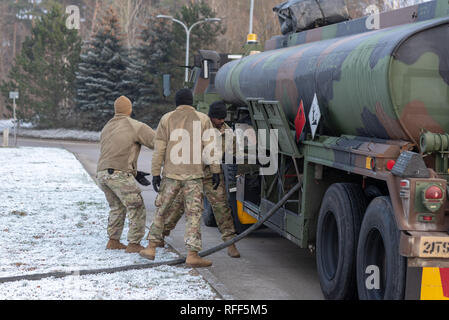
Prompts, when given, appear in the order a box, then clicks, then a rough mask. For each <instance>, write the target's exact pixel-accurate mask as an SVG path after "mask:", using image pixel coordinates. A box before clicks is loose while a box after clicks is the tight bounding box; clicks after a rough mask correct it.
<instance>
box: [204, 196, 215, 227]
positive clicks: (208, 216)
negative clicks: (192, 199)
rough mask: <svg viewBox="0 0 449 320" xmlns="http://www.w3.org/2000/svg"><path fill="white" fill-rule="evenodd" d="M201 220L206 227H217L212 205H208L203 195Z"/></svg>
mask: <svg viewBox="0 0 449 320" xmlns="http://www.w3.org/2000/svg"><path fill="white" fill-rule="evenodd" d="M203 221H204V224H205V225H206V227H217V222H216V221H215V216H214V210H213V209H212V206H211V205H210V203H209V201H208V200H207V198H206V197H204V211H203Z"/></svg>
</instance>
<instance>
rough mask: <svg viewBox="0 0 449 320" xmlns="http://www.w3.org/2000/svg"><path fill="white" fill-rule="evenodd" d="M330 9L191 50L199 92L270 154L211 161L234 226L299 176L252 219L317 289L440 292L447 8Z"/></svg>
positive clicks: (448, 93)
mask: <svg viewBox="0 0 449 320" xmlns="http://www.w3.org/2000/svg"><path fill="white" fill-rule="evenodd" d="M293 2H295V1H293ZM296 2H298V1H296ZM320 2H322V1H320ZM281 9H282V10H284V9H285V4H284V7H282V8H281V7H279V8H278V11H279V12H281ZM282 12H283V15H282V23H284V24H285V23H287V24H286V25H287V26H289V24H288V21H287V22H286V17H287V16H286V14H285V12H286V11H285V10H284V11H282ZM291 12H292V15H294V10H293V11H291ZM287 18H288V17H287ZM340 18H342V21H340V22H338V23H332V24H327V25H326V24H322V25H321V26H320V27H318V28H309V29H304V28H303V29H301V28H300V27H301V26H300V24H299V22H298V21H296V27H297V28H296V29H295V28H293V31H292V30H291V29H292V28H291V26H290V29H288V28H287V29H285V28H284V29H283V32H284V34H283V35H280V36H276V37H274V38H272V39H271V40H269V41H267V43H266V45H265V51H264V52H261V53H258V54H253V55H249V56H246V57H244V58H242V59H238V60H235V61H231V62H229V63H226V64H224V65H222V64H221V63H220V57H219V55H218V54H215V55H214V54H213V53H211V52H207V54H206V53H204V52H203V62H204V61H206V60H207V61H208V62H207V63H206V65H207V70H204V68H203V69H202V73H201V74H199V75H198V76H199V78H202V80H204V79H208V81H207V84H206V85H204V83H203V89H204V90H206V91H207V92H209V93H212V94H214V95H215V96H214V99H215V98H217V99H218V98H219V99H223V100H224V101H225V102H226V103H228V104H229V113H230V116H229V119H228V120H229V121H230V123H232V124H233V126H234V128H235V129H236V133H237V134H238V132H237V131H238V130H237V129H239V128H242V127H245V126H246V127H251V128H252V129H253V130H254V131H253V138H254V139H257V140H263V141H265V146H266V148H267V149H268V154H269V156H270V157H272V156H275V155H276V158H273V159H276V169H277V170H276V171H275V172H274V173H272V174H261V169H265V167H266V164H265V165H264V164H261V163H260V162H252V163H249V162H251V161H246V163H244V164H243V163H242V164H233V165H229V164H228V165H225V166H224V167H225V175H226V185H227V187H228V195H229V200H230V205H231V207H232V209H233V214H234V216H235V219H236V227H238V228H239V229H240V230H243V229H244V228H245V226H247V225H249V224H251V223H254V222H255V221H257V220H260V219H262V218H263V217H264V216H265V215H266V214H267V212H268V211H270V208H273V207H274V206H275V205H276V204H277V203H278V202H279V201H280V199H282V198H283V197H284V196H285V195H286V194H287V193H288V191H289V190H290V189H291V188H292V187H293V186H295V185H297V184H298V183H301V188H300V190H299V191H298V192H296V193H295V194H294V196H292V197H291V198H290V199H289V200H288V201H287V202H285V204H283V205H282V207H281V208H280V209H279V210H277V211H276V213H275V214H274V215H273V216H272V217H271V218H270V219H269V220H268V221H267V222H266V223H265V225H266V226H268V227H270V228H272V229H273V230H275V231H276V232H278V233H279V234H281V235H282V236H284V237H285V238H287V239H289V240H290V241H292V242H294V243H295V244H297V245H298V246H299V247H301V248H309V249H311V251H312V252H314V253H315V255H316V261H317V269H318V270H317V271H318V275H319V279H320V285H321V288H322V292H323V295H324V297H325V298H327V299H354V298H359V299H449V234H448V232H449V201H448V187H447V183H448V179H449V3H448V1H447V0H436V1H430V2H426V3H422V4H419V5H415V6H411V7H406V8H402V9H398V10H395V11H390V12H384V13H380V14H374V15H370V16H365V17H362V18H359V19H354V20H347V19H346V18H345V17H341V16H340ZM315 26H316V24H315ZM298 28H299V29H298ZM298 30H299V31H298ZM203 64H204V63H203ZM206 88H207V89H206ZM204 90H202V93H204V92H205V91H204ZM248 124H249V125H248ZM239 132H243V131H239ZM270 132H271V134H270ZM273 133H274V135H273ZM247 138H248V140H251V137H249V135H248V137H247ZM270 139H271V141H270ZM272 141H275V144H273V142H272ZM247 160H248V159H247Z"/></svg>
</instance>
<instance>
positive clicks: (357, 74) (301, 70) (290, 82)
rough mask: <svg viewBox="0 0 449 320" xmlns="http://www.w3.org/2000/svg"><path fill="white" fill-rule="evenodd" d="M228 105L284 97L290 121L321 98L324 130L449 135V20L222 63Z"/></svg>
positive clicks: (415, 137) (411, 137)
mask: <svg viewBox="0 0 449 320" xmlns="http://www.w3.org/2000/svg"><path fill="white" fill-rule="evenodd" d="M216 88H217V90H218V93H219V94H220V96H221V97H222V98H223V99H224V100H225V101H226V102H228V103H233V104H237V105H245V104H246V99H248V98H261V99H265V100H276V101H279V102H280V103H281V104H282V106H283V109H284V112H285V114H286V116H287V118H288V119H289V120H290V121H291V122H292V123H293V122H294V119H295V117H296V115H297V112H298V108H299V104H300V101H301V100H302V101H303V102H304V107H305V109H306V110H305V111H306V114H308V113H309V109H310V106H311V104H312V101H313V98H314V95H315V94H316V95H317V98H318V102H319V105H320V109H321V113H322V115H323V116H322V125H323V133H324V134H329V135H341V134H348V135H357V136H365V137H375V138H380V139H392V140H406V141H412V142H415V143H417V144H418V143H419V136H420V134H421V132H422V130H423V129H425V130H429V131H431V132H434V133H444V132H449V17H447V16H446V17H444V18H437V19H432V20H427V21H421V22H416V23H412V24H406V25H401V26H396V27H391V28H386V29H381V30H374V31H370V32H364V33H360V34H352V35H349V36H342V37H338V38H332V39H327V40H322V41H316V42H310V43H305V44H301V45H297V46H292V47H287V48H281V49H275V50H271V51H267V52H263V53H260V54H256V55H252V56H248V57H246V58H244V59H241V60H238V61H233V62H230V63H228V64H226V65H225V66H223V67H222V68H221V69H220V71H219V72H218V74H217V78H216Z"/></svg>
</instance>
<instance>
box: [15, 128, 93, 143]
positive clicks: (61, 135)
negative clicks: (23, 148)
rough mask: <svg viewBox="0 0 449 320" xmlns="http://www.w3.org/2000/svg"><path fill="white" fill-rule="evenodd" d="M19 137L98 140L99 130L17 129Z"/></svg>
mask: <svg viewBox="0 0 449 320" xmlns="http://www.w3.org/2000/svg"><path fill="white" fill-rule="evenodd" d="M17 135H18V136H19V137H27V138H39V139H57V140H80V141H92V142H97V141H100V132H95V131H82V130H69V129H49V130H34V129H22V128H21V129H19V130H18V132H17Z"/></svg>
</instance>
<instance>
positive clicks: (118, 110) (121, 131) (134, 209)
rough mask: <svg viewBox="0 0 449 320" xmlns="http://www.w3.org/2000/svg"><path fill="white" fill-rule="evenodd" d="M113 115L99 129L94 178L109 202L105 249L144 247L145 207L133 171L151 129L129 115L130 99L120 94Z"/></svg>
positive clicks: (148, 141) (150, 137)
mask: <svg viewBox="0 0 449 320" xmlns="http://www.w3.org/2000/svg"><path fill="white" fill-rule="evenodd" d="M114 109H115V116H114V118H112V119H111V120H110V121H109V122H108V123H107V124H106V126H105V127H104V128H103V130H102V132H101V139H100V145H101V152H100V159H99V162H98V167H97V180H98V184H99V186H100V188H101V189H102V190H103V192H104V193H105V196H106V199H107V201H108V202H109V206H110V209H111V211H110V213H109V221H108V236H109V242H108V244H107V246H106V248H107V249H112V250H116V249H126V252H128V253H135V252H140V251H141V250H142V249H144V248H143V247H142V246H141V245H140V241H141V240H142V239H143V237H144V236H145V221H146V209H145V205H144V202H143V199H142V196H141V194H140V193H141V190H140V188H139V187H138V186H137V184H136V179H138V180H139V181H141V180H140V178H141V175H142V173H140V172H139V173H138V172H137V158H138V157H139V153H140V149H141V146H142V145H144V146H146V147H148V148H150V149H153V143H154V142H153V140H154V136H155V133H154V131H153V129H151V128H150V127H149V126H147V125H145V124H144V123H141V122H139V121H136V120H133V119H131V118H130V115H131V113H132V103H131V101H130V100H129V99H128V98H126V97H123V96H122V97H120V98H118V99H117V100H116V102H115V104H114ZM126 213H128V217H129V232H128V246H125V245H124V244H122V243H120V238H121V235H122V232H123V227H124V224H125V218H126Z"/></svg>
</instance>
